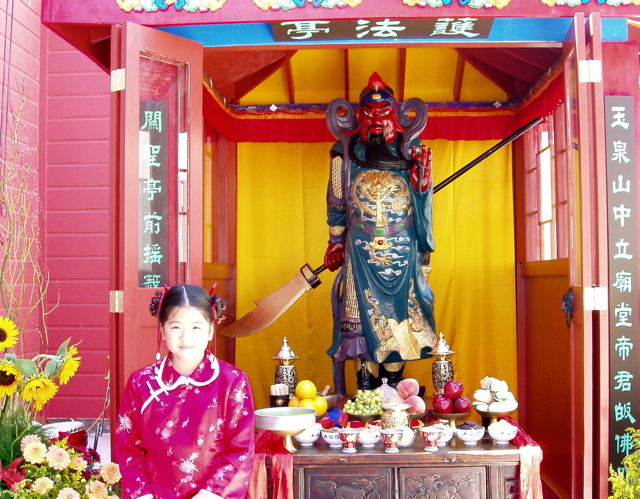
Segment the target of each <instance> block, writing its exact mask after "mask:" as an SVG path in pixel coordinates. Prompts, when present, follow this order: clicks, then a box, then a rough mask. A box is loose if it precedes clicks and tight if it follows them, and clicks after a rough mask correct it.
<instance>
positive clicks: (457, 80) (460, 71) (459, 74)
mask: <svg viewBox="0 0 640 499" xmlns="http://www.w3.org/2000/svg"><path fill="white" fill-rule="evenodd" d="M464 65H465V60H464V57H462V55H460V53H459V52H458V62H457V64H456V74H455V77H454V80H453V100H454V102H459V101H460V96H461V95H462V82H463V80H464Z"/></svg>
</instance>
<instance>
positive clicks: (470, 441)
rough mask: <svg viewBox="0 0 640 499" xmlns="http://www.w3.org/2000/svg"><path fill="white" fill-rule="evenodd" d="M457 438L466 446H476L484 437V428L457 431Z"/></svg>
mask: <svg viewBox="0 0 640 499" xmlns="http://www.w3.org/2000/svg"><path fill="white" fill-rule="evenodd" d="M456 436H457V437H458V438H459V439H460V440H462V441H463V442H464V444H465V445H476V444H477V443H478V441H479V440H480V439H481V438H482V437H483V436H484V427H483V428H473V429H460V428H458V429H457V430H456Z"/></svg>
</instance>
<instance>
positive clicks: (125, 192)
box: [110, 23, 202, 421]
mask: <svg viewBox="0 0 640 499" xmlns="http://www.w3.org/2000/svg"><path fill="white" fill-rule="evenodd" d="M111 52H112V61H111V65H112V70H115V69H124V75H125V77H124V82H125V86H124V88H123V89H121V90H119V91H116V92H113V93H112V137H113V141H114V145H113V146H112V150H113V154H112V179H111V185H112V187H113V190H114V196H113V198H114V201H113V202H112V205H111V219H112V229H111V240H112V244H111V258H110V261H111V264H112V274H111V283H110V284H111V289H112V290H121V291H122V292H123V295H124V300H123V311H122V313H116V314H112V321H111V325H112V328H111V329H112V330H111V335H112V350H111V351H112V358H111V374H112V390H113V393H112V397H111V398H112V400H113V402H114V403H113V404H112V417H113V416H114V415H115V414H116V413H117V408H118V403H119V400H120V396H121V393H122V390H123V389H124V385H125V383H126V381H127V379H128V377H129V375H130V373H131V372H133V371H134V370H136V369H140V368H141V367H144V366H145V365H148V364H150V363H152V362H153V361H154V357H155V354H156V351H157V345H158V337H157V334H158V330H157V320H156V319H155V318H154V317H153V316H151V314H150V313H149V304H150V300H151V298H152V297H153V295H154V292H155V291H156V290H158V289H161V288H162V286H163V285H165V284H166V285H172V284H176V283H179V282H190V283H194V284H198V285H200V284H202V45H200V44H199V43H195V42H191V41H189V40H185V39H183V38H180V37H176V36H174V35H169V34H167V33H164V32H161V31H158V30H155V29H151V28H146V27H143V26H140V25H137V24H133V23H124V25H122V26H121V27H120V26H114V27H113V29H112V50H111ZM112 420H113V421H115V420H116V419H115V417H114V419H112Z"/></svg>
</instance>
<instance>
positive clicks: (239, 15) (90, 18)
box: [42, 0, 637, 26]
mask: <svg viewBox="0 0 640 499" xmlns="http://www.w3.org/2000/svg"><path fill="white" fill-rule="evenodd" d="M579 10H580V11H581V12H583V13H585V14H589V13H591V12H599V13H600V14H601V15H602V16H610V17H625V16H629V15H634V14H635V15H637V6H634V5H621V6H619V7H614V6H611V5H602V4H600V3H598V2H597V1H596V0H591V1H590V2H589V3H586V4H585V3H583V4H581V5H580V6H579ZM576 12H577V8H574V7H570V6H567V5H555V6H549V5H546V4H544V3H543V2H541V1H539V0H510V2H509V3H508V4H507V5H506V6H505V7H503V8H501V9H498V8H486V7H485V8H480V9H477V8H473V7H470V6H468V5H464V6H462V5H460V3H459V2H458V1H457V0H454V1H453V2H452V3H451V5H447V6H441V7H422V8H421V7H418V6H414V7H410V6H408V5H405V4H404V3H403V1H402V0H362V3H361V4H360V5H358V6H356V7H345V8H331V9H330V8H313V7H312V6H311V5H310V4H307V5H306V6H305V7H303V8H293V9H289V10H284V9H278V10H272V9H269V10H267V11H264V10H262V9H260V8H259V7H258V6H256V5H255V4H254V2H253V1H252V0H226V3H225V4H224V5H223V6H222V8H220V9H218V10H216V11H214V12H201V11H199V12H186V11H184V10H180V11H178V10H176V9H175V8H173V7H169V8H168V9H167V10H166V11H156V12H135V11H131V12H126V11H124V10H122V9H120V8H119V7H118V3H117V2H116V0H43V1H42V21H43V22H44V23H45V24H47V23H61V24H115V23H122V22H125V21H129V22H133V23H137V24H144V25H147V26H163V25H180V24H215V23H237V22H274V21H294V20H316V19H317V20H322V19H334V20H335V19H361V18H363V17H367V18H378V19H384V18H396V19H406V18H420V17H440V16H443V15H444V16H451V17H465V16H473V17H573V15H574V14H576Z"/></svg>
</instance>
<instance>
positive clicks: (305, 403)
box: [298, 399, 316, 410]
mask: <svg viewBox="0 0 640 499" xmlns="http://www.w3.org/2000/svg"><path fill="white" fill-rule="evenodd" d="M298 407H304V408H305V409H313V410H315V408H316V406H315V404H314V403H313V399H302V400H301V401H300V404H299V405H298Z"/></svg>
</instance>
